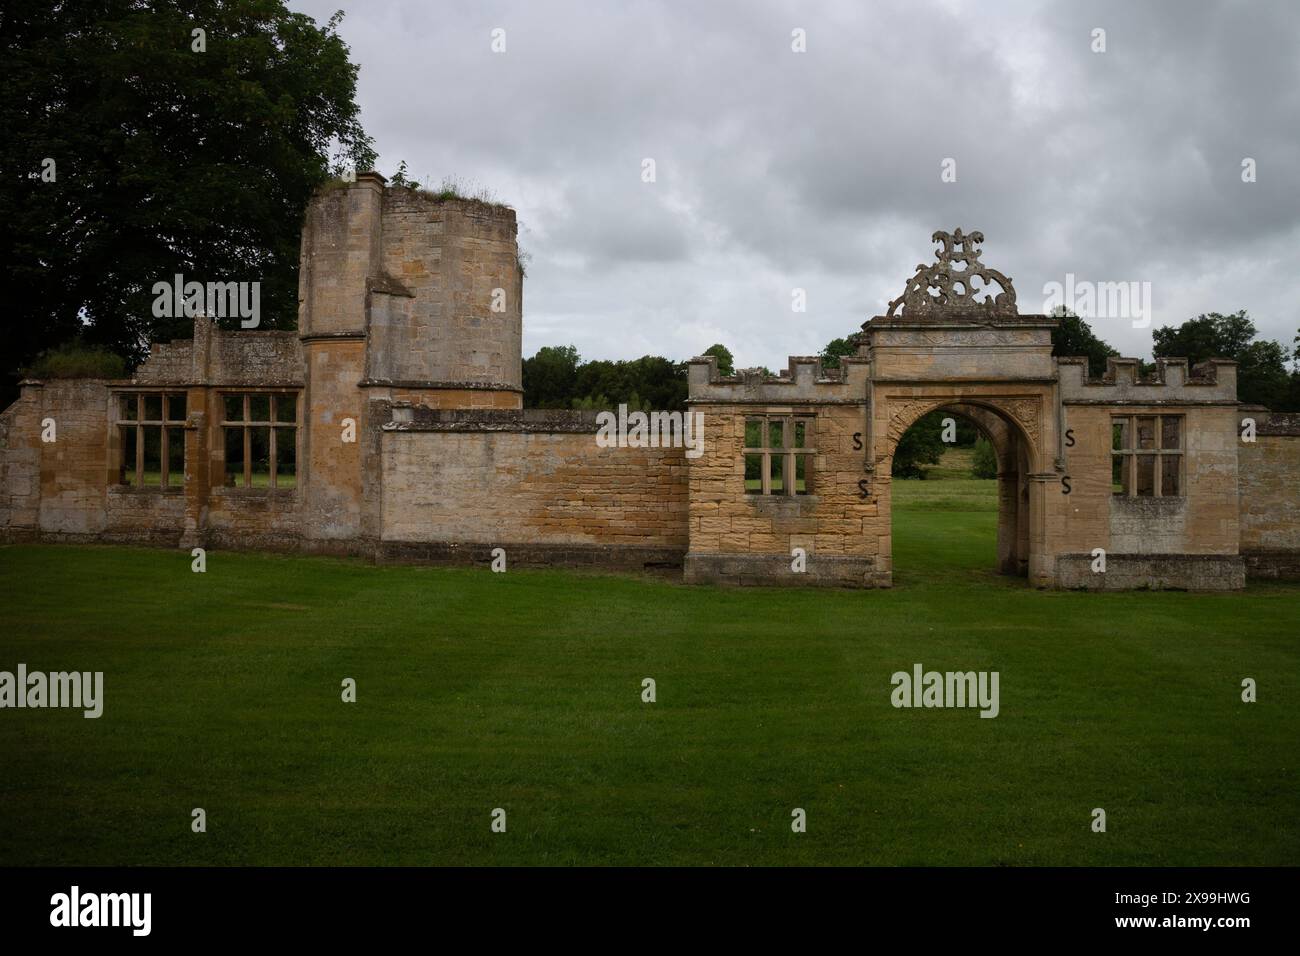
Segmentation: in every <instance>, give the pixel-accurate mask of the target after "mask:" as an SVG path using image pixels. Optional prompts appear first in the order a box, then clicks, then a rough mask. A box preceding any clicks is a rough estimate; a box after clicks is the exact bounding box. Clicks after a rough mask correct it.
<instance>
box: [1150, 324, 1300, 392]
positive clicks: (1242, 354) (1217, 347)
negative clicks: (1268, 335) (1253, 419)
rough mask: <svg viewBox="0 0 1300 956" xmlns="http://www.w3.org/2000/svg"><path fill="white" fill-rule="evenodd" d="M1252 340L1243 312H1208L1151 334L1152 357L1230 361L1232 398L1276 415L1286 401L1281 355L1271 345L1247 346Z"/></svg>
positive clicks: (1286, 377)
mask: <svg viewBox="0 0 1300 956" xmlns="http://www.w3.org/2000/svg"><path fill="white" fill-rule="evenodd" d="M1256 334H1257V329H1256V328H1255V324H1254V323H1253V322H1251V321H1250V319H1249V318H1248V317H1247V315H1246V312H1245V310H1244V309H1243V310H1241V311H1240V312H1233V313H1230V314H1228V315H1223V314H1221V313H1218V312H1210V313H1207V314H1204V315H1199V316H1197V317H1196V318H1194V319H1188V320H1187V321H1186V322H1184V323H1183V324H1182V325H1180V326H1177V327H1174V326H1168V325H1167V326H1164V327H1162V328H1159V329H1156V330H1155V332H1153V333H1152V339H1153V341H1154V343H1155V344H1154V347H1153V349H1152V352H1153V353H1154V355H1155V356H1156V357H1157V358H1172V357H1185V358H1186V359H1187V360H1188V361H1189V362H1191V363H1192V364H1195V363H1197V362H1203V361H1205V360H1206V359H1209V358H1227V359H1232V360H1234V361H1235V362H1237V398H1239V399H1240V400H1241V401H1243V402H1246V403H1248V404H1251V405H1266V406H1268V407H1269V408H1272V409H1274V410H1281V409H1282V408H1283V407H1285V406H1286V405H1288V404H1289V401H1290V397H1291V395H1290V392H1291V377H1290V376H1289V375H1288V374H1287V370H1286V352H1285V351H1284V350H1283V348H1282V346H1281V345H1280V344H1278V343H1277V342H1271V341H1267V340H1264V341H1258V342H1256V341H1253V340H1254V338H1255V336H1256Z"/></svg>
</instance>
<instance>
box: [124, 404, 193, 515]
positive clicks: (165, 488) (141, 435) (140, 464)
mask: <svg viewBox="0 0 1300 956" xmlns="http://www.w3.org/2000/svg"><path fill="white" fill-rule="evenodd" d="M132 398H134V400H135V402H134V404H135V417H134V418H127V417H126V416H125V415H124V414H123V409H124V408H125V405H124V402H125V401H126V400H128V399H132ZM153 398H156V399H158V401H159V412H160V415H159V417H158V418H145V414H146V411H147V409H148V400H149V399H153ZM177 399H179V400H180V401H181V402H182V403H183V404H182V406H181V408H182V413H181V416H180V417H179V418H177V417H175V416H174V415H173V414H172V408H173V405H172V402H173V401H175V400H177ZM113 407H114V409H115V410H116V412H117V414H116V416H115V419H114V422H113V433H114V439H115V446H114V456H115V458H116V468H115V469H114V470H115V472H116V474H117V481H116V482H114V487H117V488H130V489H132V490H133V491H144V492H158V493H160V494H167V493H171V494H178V493H182V492H183V491H184V489H185V423H186V418H187V414H186V413H187V412H188V409H189V393H188V392H187V391H185V390H184V389H176V388H129V389H120V390H114V392H113ZM128 428H134V429H135V462H134V469H133V470H134V472H135V480H134V481H131V482H127V481H124V480H123V479H124V477H125V476H124V474H123V473H124V472H125V470H126V461H125V455H126V441H125V439H124V437H123V436H124V432H125V430H126V429H128ZM153 428H156V429H158V484H156V485H152V484H145V480H144V479H145V468H144V465H145V454H144V449H145V431H146V429H153ZM173 436H174V437H173ZM177 439H178V440H179V441H180V443H181V445H180V447H181V471H180V477H181V480H180V482H179V483H176V484H173V483H172V481H171V478H172V475H171V463H170V457H171V456H170V455H169V454H168V452H169V450H170V447H171V442H172V441H173V440H177Z"/></svg>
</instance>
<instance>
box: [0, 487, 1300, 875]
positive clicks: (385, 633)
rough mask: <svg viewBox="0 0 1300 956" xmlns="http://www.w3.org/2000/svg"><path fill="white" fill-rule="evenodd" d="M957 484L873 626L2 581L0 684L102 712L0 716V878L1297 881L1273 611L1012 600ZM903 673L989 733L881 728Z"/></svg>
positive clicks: (930, 512)
mask: <svg viewBox="0 0 1300 956" xmlns="http://www.w3.org/2000/svg"><path fill="white" fill-rule="evenodd" d="M955 474H959V470H957V471H956V473H955ZM955 474H953V475H948V476H945V475H944V474H942V473H939V474H936V475H935V476H934V477H933V478H932V479H931V480H929V481H921V482H897V483H896V484H895V486H894V488H895V502H896V514H895V522H894V541H895V560H896V566H897V573H896V581H897V585H896V587H895V588H894V589H893V590H890V591H874V592H873V591H862V592H850V591H815V590H800V589H715V588H707V587H685V586H682V585H678V584H675V583H671V582H668V581H662V580H655V579H648V578H647V579H642V578H636V577H620V576H606V575H593V574H579V573H567V572H558V571H557V572H549V571H545V572H544V571H524V570H518V571H514V570H512V571H509V572H508V573H506V574H492V573H490V572H489V571H488V570H486V569H483V570H477V569H475V570H468V569H444V568H424V567H375V566H371V565H368V564H365V563H363V562H357V561H346V560H335V559H323V558H300V557H293V558H287V557H273V556H265V555H254V554H236V553H225V552H219V551H212V552H209V554H208V569H207V573H206V574H193V573H191V572H190V557H189V555H188V553H187V552H181V551H174V552H172V551H158V550H143V549H133V548H108V547H72V546H30V547H29V546H14V547H5V548H0V594H2V595H3V600H4V610H3V621H2V626H0V633H2V634H3V636H2V637H0V670H13V669H14V668H15V667H16V665H17V664H18V663H19V662H23V663H26V664H27V666H28V668H29V669H30V670H43V671H55V670H73V669H75V670H102V671H104V672H105V697H106V702H105V706H104V715H103V717H101V718H100V719H98V720H86V719H83V718H82V717H81V715H80V712H74V711H67V710H4V711H0V766H2V767H3V772H2V773H0V864H38V863H39V864H147V863H152V864H327V863H328V864H377V863H388V864H492V863H498V864H571V863H591V864H975V865H986V864H1067V865H1071V864H1100V865H1107V864H1163V865H1184V864H1187V865H1197V864H1216V865H1232V864H1295V863H1297V862H1300V832H1298V830H1297V827H1298V826H1300V824H1298V822H1297V821H1298V818H1300V787H1298V786H1297V782H1298V781H1297V772H1296V770H1297V762H1300V747H1298V746H1297V743H1298V742H1300V708H1297V707H1296V706H1295V705H1294V702H1295V701H1296V700H1297V699H1298V698H1300V676H1298V669H1297V639H1296V622H1297V621H1300V588H1297V587H1288V586H1280V585H1274V586H1263V585H1260V586H1253V587H1252V588H1251V589H1250V590H1249V591H1248V592H1246V593H1244V594H1235V595H1233V594H1187V593H1149V592H1140V593H1128V594H1085V593H1075V592H1067V593H1055V592H1040V591H1035V590H1031V589H1029V588H1027V587H1026V586H1025V584H1024V583H1023V582H1022V581H1020V580H1016V579H1007V578H1003V577H999V576H997V575H995V574H993V573H991V572H990V571H989V570H988V569H989V568H991V567H992V565H993V561H994V530H995V522H996V514H995V511H994V503H993V488H994V484H995V483H994V482H991V481H986V482H975V481H970V480H965V479H962V478H960V477H956V476H955ZM916 662H921V663H923V664H924V665H925V666H926V668H927V669H931V668H933V669H937V670H996V671H999V672H1000V674H1001V714H1000V716H998V717H997V718H996V719H993V720H986V719H980V718H979V717H978V715H977V712H976V711H974V710H957V709H929V710H922V709H915V710H896V709H894V708H893V707H891V706H890V700H889V698H890V690H891V686H890V675H891V674H892V673H893V672H894V671H897V670H910V668H911V666H912V664H914V663H916ZM345 677H352V678H355V679H356V681H357V689H358V702H357V703H355V704H344V703H342V702H341V701H340V682H341V681H342V680H343V678H345ZM644 677H653V678H654V679H655V680H656V682H657V685H658V686H657V692H658V700H657V702H656V703H653V704H645V703H642V702H641V699H640V695H641V680H642V678H644ZM1243 677H1253V678H1255V679H1256V680H1257V681H1258V683H1259V702H1258V703H1256V704H1244V703H1242V702H1241V699H1240V692H1241V691H1240V684H1241V680H1242V678H1243ZM194 807H203V808H204V809H205V810H206V811H207V819H208V831H207V832H206V833H204V834H194V833H192V832H191V831H190V811H191V809H192V808H194ZM495 807H503V808H505V810H506V811H507V814H508V817H507V822H508V829H507V832H506V833H504V834H494V833H492V832H490V814H491V811H492V809H493V808H495ZM795 807H802V808H804V809H806V811H807V815H808V828H807V832H806V833H802V834H795V833H792V832H791V828H790V819H791V816H790V813H791V810H792V808H795ZM1094 807H1102V808H1104V809H1105V810H1106V813H1107V832H1106V833H1104V834H1099V833H1093V832H1091V830H1090V827H1089V824H1090V822H1091V812H1092V810H1093V808H1094Z"/></svg>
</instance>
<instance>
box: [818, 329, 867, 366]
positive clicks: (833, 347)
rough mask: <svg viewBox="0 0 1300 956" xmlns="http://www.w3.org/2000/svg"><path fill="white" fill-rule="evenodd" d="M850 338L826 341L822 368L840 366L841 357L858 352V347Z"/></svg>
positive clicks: (822, 351)
mask: <svg viewBox="0 0 1300 956" xmlns="http://www.w3.org/2000/svg"><path fill="white" fill-rule="evenodd" d="M850 338H851V336H850V337H848V338H842V339H831V340H830V341H829V342H827V343H826V347H825V348H824V349H822V350H821V359H822V368H824V369H829V368H839V367H840V359H841V358H843V357H844V356H846V355H857V354H858V347H857V346H856V345H854V344H853V343H852V342H850V341H849V339H850Z"/></svg>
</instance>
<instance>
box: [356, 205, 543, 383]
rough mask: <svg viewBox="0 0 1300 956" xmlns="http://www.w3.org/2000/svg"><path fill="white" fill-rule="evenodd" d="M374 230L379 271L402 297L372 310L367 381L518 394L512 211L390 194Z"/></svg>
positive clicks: (519, 296) (518, 284)
mask: <svg viewBox="0 0 1300 956" xmlns="http://www.w3.org/2000/svg"><path fill="white" fill-rule="evenodd" d="M380 231H381V239H380V244H381V256H382V270H383V274H384V276H386V277H389V278H391V280H394V281H395V283H397V284H399V285H400V287H401V292H400V293H398V294H396V295H391V296H389V297H388V298H387V300H386V307H385V308H383V309H379V308H375V309H374V310H373V311H372V314H371V323H370V356H369V366H368V368H367V377H368V379H370V380H372V381H381V382H393V383H395V384H402V383H437V384H449V385H459V384H463V383H469V382H473V383H479V384H483V385H490V386H495V387H498V388H506V389H516V390H518V389H520V388H521V387H522V374H523V373H522V347H523V339H522V335H523V273H522V270H521V268H520V265H519V252H518V245H517V244H516V238H515V237H516V232H517V226H516V223H515V212H514V210H513V209H510V208H508V207H505V206H499V205H491V204H488V203H483V202H478V201H476V200H468V199H437V198H435V197H433V196H431V195H428V194H426V193H423V192H421V191H419V190H412V189H400V188H390V189H386V190H384V194H383V206H382V216H381V219H380ZM495 290H500V295H499V297H498V298H499V305H500V311H494V310H493V306H494V292H495Z"/></svg>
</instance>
